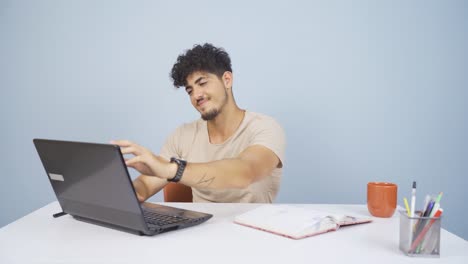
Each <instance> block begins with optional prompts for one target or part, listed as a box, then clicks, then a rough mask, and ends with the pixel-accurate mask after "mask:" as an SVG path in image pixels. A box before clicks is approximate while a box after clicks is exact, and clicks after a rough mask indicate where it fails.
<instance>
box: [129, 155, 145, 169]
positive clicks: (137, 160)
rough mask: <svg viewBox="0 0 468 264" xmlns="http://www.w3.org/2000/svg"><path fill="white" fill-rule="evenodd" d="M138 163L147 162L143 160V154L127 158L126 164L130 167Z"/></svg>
mask: <svg viewBox="0 0 468 264" xmlns="http://www.w3.org/2000/svg"><path fill="white" fill-rule="evenodd" d="M137 163H143V164H145V162H144V161H143V158H142V156H135V157H133V158H131V159H125V164H126V165H127V166H129V167H134V166H135V165H136V164H137Z"/></svg>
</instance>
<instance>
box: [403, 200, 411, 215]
mask: <svg viewBox="0 0 468 264" xmlns="http://www.w3.org/2000/svg"><path fill="white" fill-rule="evenodd" d="M403 202H405V207H406V214H407V215H408V216H411V212H410V209H409V205H408V199H406V197H405V198H403Z"/></svg>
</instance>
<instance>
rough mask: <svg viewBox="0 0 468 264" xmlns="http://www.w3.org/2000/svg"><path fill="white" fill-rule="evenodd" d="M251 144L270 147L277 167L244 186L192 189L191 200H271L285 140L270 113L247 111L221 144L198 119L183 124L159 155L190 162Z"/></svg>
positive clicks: (228, 154) (232, 154) (231, 155)
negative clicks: (277, 164)
mask: <svg viewBox="0 0 468 264" xmlns="http://www.w3.org/2000/svg"><path fill="white" fill-rule="evenodd" d="M252 145H262V146H265V147H267V148H269V149H270V150H272V151H273V152H274V153H275V154H276V156H278V158H279V159H280V164H281V165H280V166H279V167H280V168H276V169H274V170H273V172H272V173H271V175H268V176H267V177H264V178H263V179H262V180H260V181H257V182H254V183H252V184H251V185H249V186H248V187H247V188H244V189H223V190H213V189H207V188H192V193H193V201H194V202H218V203H231V202H238V203H271V202H273V200H274V199H275V197H276V195H277V193H278V190H279V185H280V180H281V175H282V173H283V169H282V165H283V162H284V151H285V147H286V140H285V134H284V131H283V128H282V127H281V126H280V125H279V124H278V123H277V122H276V121H275V120H274V119H273V118H271V117H269V116H266V115H263V114H258V113H253V112H249V111H246V112H245V116H244V119H243V120H242V123H241V124H240V126H239V127H238V128H237V130H236V132H235V133H234V134H233V135H232V136H231V137H230V138H229V139H227V140H226V141H225V142H223V143H221V144H211V143H210V140H209V136H208V127H207V122H206V121H204V120H202V119H199V120H196V121H194V122H192V123H189V124H184V125H182V126H180V127H178V128H177V129H176V131H175V132H174V133H172V135H170V136H169V138H168V139H167V141H166V143H165V144H164V146H163V147H162V150H161V156H163V157H164V158H166V159H170V158H171V157H177V158H180V159H184V160H186V161H187V162H189V163H190V162H210V161H215V160H221V159H227V158H235V157H237V156H238V155H239V154H240V153H241V152H242V151H244V150H245V149H246V148H247V147H249V146H252Z"/></svg>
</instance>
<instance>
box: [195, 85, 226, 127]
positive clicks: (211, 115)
mask: <svg viewBox="0 0 468 264" xmlns="http://www.w3.org/2000/svg"><path fill="white" fill-rule="evenodd" d="M227 101H228V94H227V91H226V90H224V99H223V104H222V105H221V107H220V108H214V109H211V110H210V111H208V112H206V113H204V114H202V115H201V118H202V119H203V120H205V121H210V120H213V119H215V118H216V117H217V116H218V115H219V114H220V113H221V109H222V108H223V107H224V106H225V105H226V104H227Z"/></svg>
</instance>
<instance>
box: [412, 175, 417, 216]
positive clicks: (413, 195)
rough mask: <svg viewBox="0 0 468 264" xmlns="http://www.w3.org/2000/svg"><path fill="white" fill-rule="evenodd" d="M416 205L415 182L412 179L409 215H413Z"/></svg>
mask: <svg viewBox="0 0 468 264" xmlns="http://www.w3.org/2000/svg"><path fill="white" fill-rule="evenodd" d="M415 205H416V182H415V181H413V189H412V190H411V217H414V214H415V208H414V207H415Z"/></svg>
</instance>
